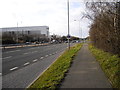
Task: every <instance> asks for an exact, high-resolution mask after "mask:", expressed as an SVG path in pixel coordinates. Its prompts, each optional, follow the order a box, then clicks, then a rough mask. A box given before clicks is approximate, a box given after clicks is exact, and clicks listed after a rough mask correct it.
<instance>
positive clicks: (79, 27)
mask: <svg viewBox="0 0 120 90" xmlns="http://www.w3.org/2000/svg"><path fill="white" fill-rule="evenodd" d="M74 21H78V22H79V30H80V20H74ZM81 40H82V29H81Z"/></svg>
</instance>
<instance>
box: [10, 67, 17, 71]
mask: <svg viewBox="0 0 120 90" xmlns="http://www.w3.org/2000/svg"><path fill="white" fill-rule="evenodd" d="M17 68H18V67H14V68H11V69H10V71H13V70H15V69H17Z"/></svg>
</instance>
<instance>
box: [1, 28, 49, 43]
mask: <svg viewBox="0 0 120 90" xmlns="http://www.w3.org/2000/svg"><path fill="white" fill-rule="evenodd" d="M1 30H2V36H3V38H5V36H11V37H12V38H13V40H15V41H17V42H19V41H24V42H26V41H29V42H31V41H39V42H40V41H44V40H49V38H50V36H49V27H48V26H27V27H8V28H1Z"/></svg>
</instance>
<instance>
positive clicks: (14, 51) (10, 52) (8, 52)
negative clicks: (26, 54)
mask: <svg viewBox="0 0 120 90" xmlns="http://www.w3.org/2000/svg"><path fill="white" fill-rule="evenodd" d="M16 51H21V50H15V51H9V52H5V53H11V52H16Z"/></svg>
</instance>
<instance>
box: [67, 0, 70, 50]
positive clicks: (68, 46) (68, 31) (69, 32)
mask: <svg viewBox="0 0 120 90" xmlns="http://www.w3.org/2000/svg"><path fill="white" fill-rule="evenodd" d="M67 7H68V49H70V31H69V0H67Z"/></svg>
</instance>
